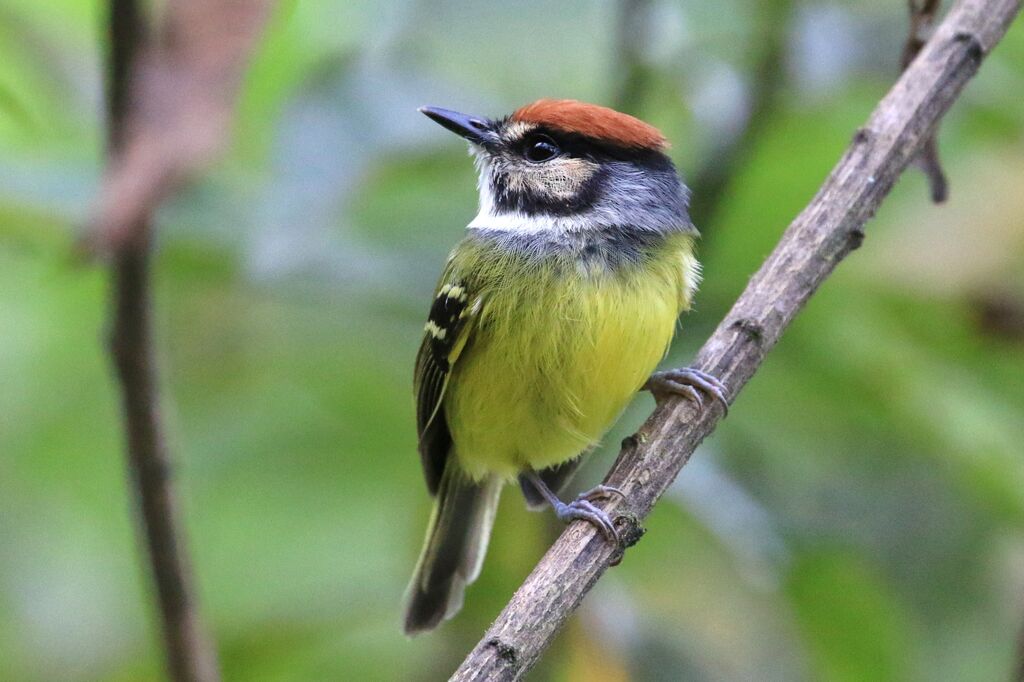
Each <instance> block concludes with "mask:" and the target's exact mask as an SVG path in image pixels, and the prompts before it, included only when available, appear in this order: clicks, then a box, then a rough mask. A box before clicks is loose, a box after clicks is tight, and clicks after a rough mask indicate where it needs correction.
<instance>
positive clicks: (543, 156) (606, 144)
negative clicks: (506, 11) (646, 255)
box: [420, 99, 693, 232]
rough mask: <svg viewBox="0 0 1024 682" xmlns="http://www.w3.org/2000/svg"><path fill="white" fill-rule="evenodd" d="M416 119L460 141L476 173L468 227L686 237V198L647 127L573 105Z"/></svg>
mask: <svg viewBox="0 0 1024 682" xmlns="http://www.w3.org/2000/svg"><path fill="white" fill-rule="evenodd" d="M420 111H421V112H423V113H424V114H426V115H427V116H429V117H430V118H431V119H433V120H434V121H436V122H437V123H439V124H441V125H442V126H444V127H445V128H447V129H448V130H451V131H452V132H454V133H456V134H458V135H460V136H462V137H464V138H465V139H466V140H468V141H469V143H470V149H471V151H472V153H473V154H474V156H475V157H476V159H477V166H478V170H479V173H480V179H479V187H480V212H479V214H478V215H477V217H476V218H475V219H474V220H473V222H471V223H470V227H471V228H478V229H496V230H517V231H530V232H534V231H541V230H569V231H576V230H585V229H591V228H602V227H629V228H633V229H638V230H644V231H655V232H666V231H680V230H692V229H693V227H692V225H691V224H690V219H689V215H688V213H687V199H688V193H687V190H686V188H685V187H684V186H683V184H682V182H680V180H679V177H678V175H677V174H676V170H675V167H674V166H673V165H672V161H671V160H670V159H669V158H668V156H667V155H666V154H665V150H666V149H667V147H668V142H667V141H666V140H665V137H664V136H663V135H662V134H661V133H660V132H659V131H658V130H657V129H656V128H654V127H653V126H651V125H648V124H647V123H644V122H643V121H640V120H639V119H636V118H633V117H632V116H628V115H626V114H623V113H620V112H617V111H614V110H612V109H608V108H606V107H601V106H597V105H594V104H585V103H583V102H577V101H575V100H548V99H542V100H539V101H537V102H534V103H533V104H528V105H527V106H524V107H522V108H520V109H518V110H517V111H515V113H513V114H512V115H511V116H507V117H505V118H500V119H489V118H485V117H483V116H472V115H468V114H460V113H457V112H454V111H449V110H447V109H440V108H437V107H422V108H421V109H420Z"/></svg>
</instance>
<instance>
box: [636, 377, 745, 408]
mask: <svg viewBox="0 0 1024 682" xmlns="http://www.w3.org/2000/svg"><path fill="white" fill-rule="evenodd" d="M643 390H645V391H650V392H651V393H653V394H654V399H655V400H657V401H658V402H661V401H662V400H663V399H664V398H665V397H666V396H668V395H681V396H683V397H684V398H689V399H690V400H692V401H693V402H695V403H697V407H698V408H703V407H704V398H702V397H701V392H704V393H707V394H708V395H710V396H712V397H713V398H714V399H715V400H717V401H718V402H720V403H721V404H722V409H723V411H724V413H725V414H729V401H728V400H727V399H726V391H727V390H728V389H726V387H725V384H723V383H722V382H721V381H719V380H718V379H716V378H715V377H713V376H711V375H710V374H708V373H707V372H702V371H700V370H699V369H694V368H692V367H684V368H682V369H669V370H665V371H664V372H655V373H654V374H652V375H651V378H650V379H648V380H647V383H646V384H644V385H643Z"/></svg>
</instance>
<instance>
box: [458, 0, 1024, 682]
mask: <svg viewBox="0 0 1024 682" xmlns="http://www.w3.org/2000/svg"><path fill="white" fill-rule="evenodd" d="M1019 10H1020V2H1019V0H962V1H961V2H959V3H958V4H957V5H956V6H955V7H954V8H953V9H952V10H951V12H950V13H949V15H948V16H947V17H946V19H945V21H943V22H942V24H941V26H940V27H939V28H938V29H937V31H936V32H935V35H934V36H933V37H932V39H931V40H930V41H929V42H928V44H927V45H926V46H925V47H924V49H923V50H922V51H921V53H920V55H918V58H917V59H916V60H915V61H914V63H913V64H911V65H910V67H909V68H908V69H907V70H906V71H905V72H904V73H903V75H902V76H901V77H900V79H899V80H898V81H897V83H896V84H895V85H894V86H893V88H892V89H891V90H890V91H889V93H888V94H886V96H885V97H884V98H883V99H882V101H881V102H880V103H879V104H878V106H877V107H876V108H875V110H874V112H873V113H872V114H871V117H870V118H869V119H868V122H867V124H866V125H865V126H864V127H862V128H861V129H860V130H858V131H857V133H856V135H855V136H854V139H853V142H852V144H851V145H850V147H849V148H848V149H847V151H846V153H845V154H844V155H843V157H842V158H841V159H840V161H839V163H838V164H837V165H836V167H835V168H834V169H833V170H832V172H831V173H830V174H829V176H828V178H827V179H826V180H825V183H824V185H822V187H821V189H820V190H819V191H818V193H817V195H816V196H815V197H814V199H813V200H812V201H811V203H810V204H809V205H808V206H807V207H806V208H805V209H804V211H803V212H802V213H801V214H800V215H799V216H797V218H796V219H795V220H794V221H793V223H792V224H791V225H790V226H789V228H788V229H787V230H786V232H785V234H784V235H783V237H782V239H781V241H780V242H779V244H778V246H777V247H776V249H775V250H774V251H773V252H772V254H771V255H770V256H769V257H768V259H767V260H766V261H765V263H764V264H763V265H762V266H761V269H760V270H758V272H757V273H756V274H755V275H754V277H753V278H752V279H751V281H750V284H749V285H748V286H747V288H746V290H745V291H744V292H743V294H742V295H741V296H740V298H739V300H737V302H736V304H735V305H734V306H733V308H732V310H731V311H730V312H729V314H728V315H727V316H726V318H725V319H724V320H723V321H722V323H721V324H720V325H719V326H718V328H717V329H716V330H715V332H714V334H713V335H712V336H711V338H710V339H709V340H708V341H707V343H705V344H704V347H703V348H702V349H701V350H700V351H699V352H698V354H697V358H696V361H695V363H694V366H695V367H697V368H699V369H701V370H704V371H706V372H710V373H711V374H714V375H715V376H717V377H719V378H720V379H722V380H723V381H724V382H725V383H726V384H727V385H728V386H729V388H730V390H731V392H732V395H733V396H735V395H736V393H738V392H739V391H740V389H742V388H743V386H744V385H745V384H746V383H747V381H749V380H750V378H751V377H752V376H753V374H754V372H755V371H756V370H757V368H758V367H759V366H760V364H761V362H762V361H763V360H764V358H765V356H766V354H767V353H768V351H769V350H770V349H771V348H772V347H773V346H774V345H775V343H776V342H777V341H778V340H779V337H780V336H781V334H782V332H783V331H784V330H785V329H786V327H787V326H788V325H789V323H790V322H791V321H792V320H793V318H794V317H795V316H796V314H797V313H798V312H799V311H800V309H801V308H802V307H803V305H804V304H805V303H806V301H807V299H808V298H810V296H811V295H812V294H813V293H814V292H815V291H816V290H817V288H818V287H819V286H820V285H821V284H822V282H824V280H825V279H826V278H827V277H828V276H829V274H830V273H831V272H832V270H833V269H834V268H835V267H836V265H837V264H838V263H839V261H841V260H842V259H843V258H844V257H845V256H846V255H847V254H849V253H850V251H852V250H853V249H855V248H857V247H858V246H859V245H860V244H861V242H862V241H863V239H864V224H865V223H866V222H867V220H868V219H869V218H870V217H871V216H872V215H873V214H874V212H875V210H876V209H877V208H878V206H879V204H880V203H881V201H882V199H883V198H884V197H885V196H886V195H887V194H888V193H889V190H890V189H891V188H892V186H893V184H894V183H895V182H896V179H897V178H898V177H899V176H900V174H901V173H902V172H903V170H904V169H905V168H906V166H907V165H908V164H909V163H910V161H911V160H912V159H913V158H914V157H915V156H916V155H917V154H918V153H919V152H920V150H921V147H922V145H923V144H924V142H925V140H927V139H928V137H929V135H930V134H931V133H932V131H933V130H934V129H935V126H936V125H937V124H938V121H939V119H940V118H941V117H942V115H943V114H944V113H945V112H946V111H947V110H948V109H949V107H950V106H951V105H952V103H953V102H954V101H955V100H956V98H957V96H958V95H959V93H960V91H961V90H962V89H963V86H964V84H965V83H966V82H967V81H968V80H969V79H970V78H971V76H973V75H974V73H975V72H976V71H977V69H978V66H979V65H980V63H981V61H982V59H983V58H984V57H985V55H986V54H988V52H989V51H990V50H991V49H992V48H993V47H994V46H995V45H996V43H997V42H998V41H999V40H1000V39H1001V38H1002V36H1003V34H1004V33H1005V32H1006V29H1007V28H1008V26H1009V25H1010V23H1011V22H1012V21H1013V18H1014V17H1015V16H1016V15H1017V13H1018V12H1019ZM721 416H722V411H721V408H720V407H717V406H715V407H711V408H709V409H707V410H705V411H700V410H697V409H695V408H694V407H693V405H692V404H691V403H690V402H688V401H685V400H673V401H670V402H667V403H663V404H662V405H660V406H659V407H658V408H657V409H656V410H655V411H654V414H653V415H651V417H650V418H649V419H648V420H647V421H646V422H645V423H644V425H643V426H642V427H641V429H640V431H639V433H638V434H637V435H636V436H634V437H631V438H629V439H627V440H626V442H625V443H624V444H623V445H624V447H623V450H622V452H621V453H620V455H619V458H618V460H616V462H615V465H614V466H613V468H612V470H611V472H610V473H609V474H608V476H607V477H606V479H605V483H606V484H608V485H614V486H617V487H619V488H620V489H622V490H624V491H625V492H626V500H625V501H624V502H610V503H609V505H608V509H609V511H612V512H617V513H618V514H619V518H618V521H617V523H621V524H622V528H623V531H624V532H627V533H629V534H631V535H632V536H633V537H636V536H637V533H636V532H631V531H635V529H637V528H638V527H639V524H638V522H639V520H640V519H643V518H644V517H645V516H646V515H647V514H648V513H649V512H650V510H651V508H652V506H653V505H654V503H655V502H656V501H657V500H658V498H659V497H660V496H661V495H662V494H663V493H664V491H665V490H666V489H667V488H668V486H669V485H670V484H671V483H672V481H673V480H674V479H675V477H676V475H677V474H678V473H679V470H680V469H681V468H682V467H683V465H685V464H686V462H687V461H688V460H689V457H690V455H691V454H692V453H693V451H694V449H695V448H696V447H697V445H698V444H699V443H700V442H701V441H702V440H703V439H704V438H705V437H706V436H707V435H708V434H709V433H710V432H711V431H712V430H713V428H714V426H715V424H716V423H717V422H718V420H719V419H720V418H721ZM618 553H619V552H618V550H617V549H616V548H614V547H612V546H611V545H610V544H609V543H607V542H606V541H605V540H604V539H603V538H602V537H601V536H600V535H599V534H598V533H597V531H596V530H595V529H594V528H593V527H592V526H591V525H589V524H586V523H584V522H575V523H573V524H572V525H570V526H569V527H568V528H567V529H566V530H565V532H564V533H562V535H561V537H559V539H558V541H557V542H556V543H555V544H554V546H552V547H551V549H550V550H548V552H547V554H545V556H544V558H543V559H542V560H541V561H540V563H539V564H538V565H537V566H536V568H535V569H534V570H533V572H532V573H531V574H530V575H529V577H527V579H526V581H525V582H524V583H523V585H522V586H521V587H520V588H519V590H517V591H516V593H515V595H514V596H513V597H512V600H511V601H510V602H509V604H508V605H507V606H506V607H505V609H504V610H503V611H502V612H501V614H500V615H499V616H498V618H497V620H496V621H495V622H494V624H493V625H492V626H491V627H490V628H489V629H488V631H487V632H486V634H485V635H484V637H483V639H481V640H480V642H479V643H478V644H477V645H476V647H475V648H474V649H473V651H472V652H470V654H469V655H468V657H467V658H466V659H465V661H463V663H462V665H461V666H460V667H459V669H458V670H457V671H456V672H455V674H454V676H453V677H452V679H453V680H516V679H520V678H521V677H522V676H523V675H524V674H525V673H526V672H527V671H528V670H529V669H530V668H531V667H532V666H533V665H534V663H536V662H537V660H538V658H539V657H540V655H541V653H542V652H543V651H544V650H545V648H546V647H547V646H548V644H549V643H550V642H551V640H552V638H553V637H554V635H555V633H556V632H557V630H558V629H559V627H560V626H561V625H562V624H563V623H564V622H565V620H566V619H567V618H568V617H569V615H570V614H571V613H572V612H573V611H574V610H575V609H576V608H577V607H578V606H579V604H580V602H581V601H582V600H583V597H584V596H585V595H586V594H587V592H588V591H589V590H590V588H591V587H593V585H594V583H595V582H596V581H597V580H598V579H599V578H600V577H601V575H602V574H603V573H604V571H605V570H606V569H607V568H608V566H609V564H610V563H612V562H613V561H614V560H615V559H616V558H617V556H616V555H617V554H618Z"/></svg>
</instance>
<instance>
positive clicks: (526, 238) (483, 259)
mask: <svg viewBox="0 0 1024 682" xmlns="http://www.w3.org/2000/svg"><path fill="white" fill-rule="evenodd" d="M420 111H421V112H422V113H424V114H426V115H427V116H428V117H430V118H431V119H433V120H434V121H435V122H437V123H439V124H440V125H442V126H444V127H445V128H447V129H448V130H450V131H452V132H454V133H456V134H457V135H460V136H461V137H463V138H465V139H466V140H468V141H469V145H470V152H471V154H472V156H473V157H474V158H475V162H476V166H477V171H478V173H479V183H478V184H479V191H480V206H479V212H478V214H477V216H476V217H475V218H474V219H473V220H472V222H470V223H469V227H468V229H467V233H466V236H465V237H464V238H463V240H462V241H461V242H459V244H458V245H457V246H456V247H455V250H454V251H452V253H451V255H450V256H449V257H448V262H447V264H446V266H445V268H444V272H443V274H442V275H441V279H440V282H439V283H438V287H437V290H436V292H435V295H434V300H433V304H432V305H431V308H430V314H429V317H428V320H427V323H426V328H425V334H424V338H423V342H422V345H421V346H420V349H419V353H418V355H417V358H416V371H415V382H414V387H415V394H416V406H417V409H416V418H417V426H418V435H419V452H420V457H421V459H422V464H423V471H424V474H425V475H426V480H427V488H428V489H429V491H430V493H431V494H432V495H433V496H434V497H435V503H434V510H433V513H432V515H431V517H430V523H429V527H428V530H427V537H426V541H425V542H424V546H423V550H422V554H421V556H420V559H419V562H418V563H417V565H416V569H415V572H414V574H413V578H412V581H411V583H410V585H409V588H408V591H407V595H406V611H405V622H404V629H405V632H406V633H407V634H415V633H418V632H422V631H426V630H431V629H433V628H435V627H437V625H438V624H439V623H441V621H443V620H446V619H448V618H451V617H452V616H453V615H455V613H457V612H458V610H459V609H460V608H461V606H462V601H463V593H464V591H465V587H466V585H468V584H469V583H471V582H473V581H474V580H475V579H476V577H477V576H478V574H479V573H480V567H481V564H482V563H483V558H484V554H485V552H486V550H487V543H488V539H489V537H490V533H491V527H492V524H493V522H494V514H495V510H496V507H497V504H498V496H499V494H500V492H501V488H502V486H503V485H504V484H505V483H506V482H510V481H514V480H516V479H518V481H519V485H520V487H521V489H522V491H523V494H524V496H525V498H526V501H527V504H528V505H529V506H530V507H531V508H538V507H542V506H544V505H550V506H551V507H552V508H553V509H554V511H555V513H556V514H557V516H558V518H559V519H561V520H563V521H565V522H570V521H572V520H575V519H583V520H585V521H588V522H590V523H593V524H594V525H595V526H597V527H598V529H599V530H600V531H601V532H602V533H603V535H604V536H605V537H606V538H607V539H608V540H609V541H611V542H618V541H619V537H618V533H617V531H616V528H615V525H614V524H613V522H612V519H611V518H610V517H609V515H608V514H607V513H606V512H605V511H604V510H602V509H601V508H600V507H599V506H598V505H597V504H596V503H598V502H600V501H601V500H606V499H608V498H609V497H610V496H612V495H621V494H622V493H621V491H619V490H617V489H615V488H611V487H608V486H598V487H596V488H594V489H592V490H590V491H588V492H586V493H583V494H581V495H580V496H579V497H577V498H576V499H575V500H573V501H571V502H568V503H566V502H563V501H561V500H560V499H559V497H558V492H559V491H560V490H561V489H562V488H563V487H564V486H565V485H566V483H567V482H568V480H569V478H570V477H571V475H572V474H573V472H574V471H575V470H576V468H577V467H578V466H579V464H580V461H581V459H582V456H583V455H584V454H586V453H587V452H588V451H589V450H591V449H592V448H593V447H594V446H595V445H596V444H597V442H598V441H599V440H600V438H601V437H602V436H603V435H604V433H605V431H607V430H608V428H609V427H610V426H611V425H612V424H613V423H614V421H615V420H616V418H617V417H618V416H619V414H620V413H621V412H622V410H623V409H624V408H625V407H626V405H627V404H628V403H629V401H630V399H631V398H632V396H633V395H634V394H635V393H636V392H637V391H638V390H642V389H646V390H650V391H652V392H653V393H654V395H655V398H656V399H658V400H659V401H661V400H663V399H664V398H665V397H666V396H668V395H671V394H677V395H682V396H685V397H687V398H689V399H691V400H694V401H696V402H697V403H698V404H699V405H703V400H702V394H705V395H709V396H711V397H713V398H715V399H717V400H718V401H720V402H721V403H722V405H723V408H724V407H725V406H727V403H726V394H725V387H724V386H723V385H722V383H721V382H720V381H718V380H717V379H715V378H714V377H712V376H710V375H708V374H705V373H703V372H700V371H697V370H695V369H681V370H670V371H666V372H656V373H653V374H652V372H653V370H654V369H655V367H656V366H657V364H658V362H659V361H660V360H661V359H662V358H663V357H664V356H665V353H666V352H667V350H668V347H669V343H670V342H671V340H672V336H673V333H674V331H675V326H676V320H677V318H678V317H679V314H680V313H681V312H682V311H685V310H688V309H689V307H690V301H691V300H692V298H693V294H694V291H695V289H696V287H697V284H698V282H699V280H700V265H699V263H698V262H697V259H696V257H695V256H694V243H695V240H696V238H697V236H698V233H697V230H696V229H695V228H694V226H693V224H692V223H691V222H690V217H689V213H688V197H689V191H688V190H687V189H686V187H685V186H684V185H683V183H682V181H681V180H680V179H679V176H678V174H677V173H676V169H675V166H674V165H673V164H672V161H671V160H670V159H669V157H668V156H667V155H666V153H665V152H666V149H667V148H668V143H667V141H666V139H665V137H664V136H663V135H662V134H661V133H660V132H659V131H658V130H657V129H656V128H654V127H653V126H650V125H648V124H647V123H644V122H643V121H640V120H638V119H636V118H633V117H632V116H628V115H626V114H623V113H619V112H617V111H614V110H612V109H608V108H605V107H601V106H597V105H594V104H585V103H583V102H577V101H574V100H547V99H543V100H539V101H537V102H534V103H532V104H529V105H527V106H524V107H522V108H520V109H518V110H517V111H516V112H515V113H513V114H512V115H511V116H508V117H505V118H500V119H488V118H484V117H482V116H470V115H466V114H460V113H457V112H454V111H449V110H446V109H440V108H437V107H422V108H421V109H420Z"/></svg>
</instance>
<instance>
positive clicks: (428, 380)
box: [416, 283, 471, 495]
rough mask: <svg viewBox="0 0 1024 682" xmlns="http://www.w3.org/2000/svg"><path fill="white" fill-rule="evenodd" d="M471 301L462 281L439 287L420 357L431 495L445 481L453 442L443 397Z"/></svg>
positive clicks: (419, 422)
mask: <svg viewBox="0 0 1024 682" xmlns="http://www.w3.org/2000/svg"><path fill="white" fill-rule="evenodd" d="M470 302H471V301H470V295H469V292H468V291H467V290H466V288H465V287H464V286H463V285H462V284H458V283H456V284H445V285H444V286H442V287H441V288H440V289H438V292H437V296H436V297H435V298H434V303H433V305H432V306H431V307H430V315H429V317H428V318H427V324H426V326H425V327H424V331H425V334H424V336H423V343H422V344H421V345H420V351H419V355H418V356H417V357H416V426H417V430H418V433H419V450H420V459H421V460H422V462H423V474H424V476H425V477H426V479H427V489H428V490H430V494H431V495H433V494H434V493H436V492H437V487H438V485H440V483H441V475H442V474H443V473H444V466H445V461H446V460H447V458H448V451H449V450H450V449H451V445H452V437H451V433H449V431H448V423H447V421H446V420H445V416H444V408H443V407H442V406H441V401H442V399H443V398H444V391H445V388H446V386H447V385H448V374H449V370H450V369H451V365H452V363H453V362H455V358H456V357H457V356H458V353H459V352H460V351H461V349H462V346H463V345H464V344H465V338H464V336H465V334H467V333H468V328H467V326H466V324H467V322H468V320H469V319H470V313H471V308H470Z"/></svg>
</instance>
